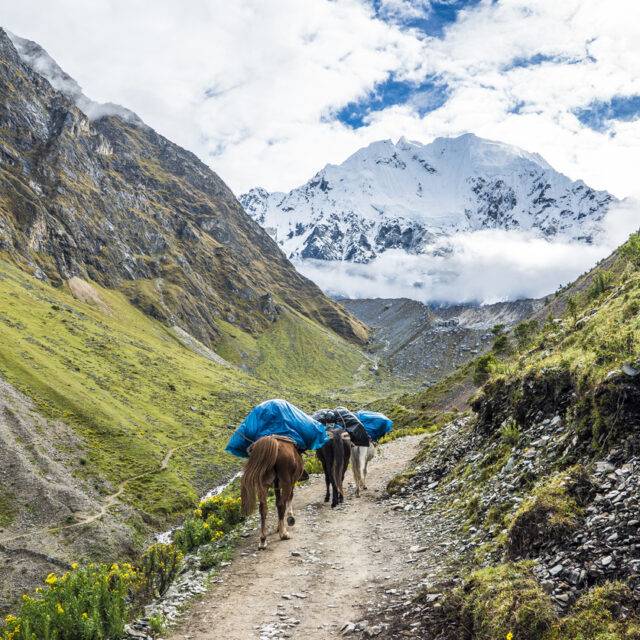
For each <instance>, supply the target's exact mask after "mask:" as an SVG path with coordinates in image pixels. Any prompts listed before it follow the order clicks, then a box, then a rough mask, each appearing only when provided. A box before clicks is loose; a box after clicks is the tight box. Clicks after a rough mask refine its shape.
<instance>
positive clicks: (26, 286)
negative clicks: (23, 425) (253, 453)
mask: <svg viewBox="0 0 640 640" xmlns="http://www.w3.org/2000/svg"><path fill="white" fill-rule="evenodd" d="M81 284H82V287H83V290H81V291H80V292H79V294H80V295H82V297H84V298H85V299H87V300H89V302H82V301H80V300H79V299H78V298H76V297H75V296H74V295H73V294H72V292H71V291H70V290H69V289H68V288H67V287H65V288H54V287H51V286H48V285H46V284H43V283H42V282H40V281H38V280H36V279H35V278H32V277H30V276H28V275H27V274H25V273H24V272H22V271H21V270H19V269H17V268H15V267H13V266H12V265H10V264H9V263H7V262H4V261H0V377H1V378H3V379H5V380H6V381H8V382H9V383H10V384H12V385H13V386H14V387H16V388H17V389H19V390H20V391H22V392H23V393H24V394H25V395H27V396H29V397H32V398H34V399H35V401H36V405H37V408H38V411H40V412H42V413H43V414H45V415H47V416H49V417H51V418H57V419H61V420H62V421H64V422H66V423H68V424H69V425H71V426H72V427H73V428H74V429H75V430H76V431H77V433H79V434H80V435H81V436H82V437H83V438H84V440H85V441H86V442H87V443H88V459H86V460H83V461H82V463H81V464H80V461H78V465H77V468H76V470H75V472H76V474H77V475H78V476H79V477H83V478H85V479H87V480H90V481H92V482H96V483H97V486H98V487H100V490H101V491H102V492H103V493H110V492H111V491H112V489H114V488H115V487H117V486H118V485H119V483H121V482H122V481H123V480H125V479H127V478H130V477H132V476H135V475H137V474H140V473H143V472H145V471H148V470H150V469H153V468H155V467H157V466H159V465H160V464H161V462H162V459H163V457H164V455H165V454H166V453H167V452H168V451H169V450H171V449H172V448H174V447H176V446H182V447H183V448H182V449H181V450H180V456H176V458H175V459H172V461H170V463H169V465H168V468H167V469H166V470H164V471H162V472H160V473H158V474H155V475H151V476H146V477H145V478H143V479H141V480H140V481H137V482H134V483H131V484H129V485H127V486H126V488H125V492H124V494H123V498H124V499H125V500H128V501H130V502H131V503H132V504H133V505H135V506H136V507H138V508H140V509H142V510H144V511H145V512H148V513H152V514H167V515H173V514H176V513H179V512H180V511H181V510H183V509H185V508H187V507H188V506H189V505H190V504H191V503H192V502H193V501H194V500H195V499H196V497H197V494H198V491H199V490H201V489H202V488H205V487H206V486H207V485H209V486H210V485H211V484H214V483H215V480H216V479H219V478H220V477H221V476H222V475H224V474H225V473H227V472H228V471H229V470H230V468H231V467H234V466H237V464H238V461H237V460H235V459H233V458H232V457H230V456H228V455H227V454H224V453H221V450H222V448H223V447H224V445H225V444H226V441H227V440H228V437H229V435H230V433H231V432H230V431H229V429H228V428H227V425H233V424H237V423H238V422H239V421H240V420H241V419H242V418H243V417H244V416H245V415H246V414H247V413H248V411H249V410H250V409H251V408H252V407H253V405H255V404H256V403H258V402H261V401H262V400H264V399H266V398H270V397H274V396H282V397H286V398H288V399H290V400H292V401H293V402H296V403H299V404H300V405H301V406H302V407H303V408H306V409H311V408H313V407H314V406H318V405H320V404H324V403H325V402H326V401H327V397H328V396H329V395H330V393H331V392H332V391H333V390H335V389H336V388H338V387H341V386H345V385H349V384H353V383H354V381H356V379H357V380H359V381H362V375H363V374H362V373H359V372H358V370H359V368H361V365H363V364H364V363H365V362H366V360H365V358H364V356H363V355H362V354H361V353H360V352H359V351H358V350H357V349H356V348H355V347H353V346H352V345H350V344H348V343H346V342H344V341H343V340H341V339H339V338H337V337H336V336H335V335H332V334H331V333H329V332H328V331H327V330H326V329H324V328H321V327H319V326H317V325H315V324H314V323H313V322H312V321H310V320H309V319H307V318H305V317H304V316H301V315H300V314H298V313H296V312H294V311H291V310H289V309H287V308H286V307H283V310H282V312H281V313H280V314H279V316H278V319H277V320H276V321H275V322H274V323H273V324H272V325H271V327H270V328H269V329H268V330H267V331H266V332H265V333H263V334H262V335H261V336H259V337H257V338H256V337H254V336H252V335H251V334H249V333H245V332H243V331H242V330H240V329H238V328H236V327H234V326H233V325H230V324H228V323H224V322H221V323H220V332H221V335H222V336H223V340H222V344H221V347H220V355H222V356H223V357H224V358H226V359H228V360H229V361H230V362H231V366H223V365H221V364H218V363H217V362H214V361H212V360H210V359H208V358H206V357H203V356H202V355H199V354H197V353H195V352H194V351H193V350H192V349H190V348H188V347H187V346H185V344H184V343H183V342H181V341H180V340H179V339H178V337H177V336H176V334H175V333H174V332H173V331H172V330H171V329H170V328H168V327H166V326H165V325H164V324H162V323H160V322H158V321H156V320H153V319H151V318H149V317H148V316H146V315H144V314H143V313H141V312H140V311H138V310H137V309H136V308H134V307H133V306H131V305H130V304H129V302H128V301H127V299H126V297H125V296H124V295H122V294H120V293H118V292H114V291H110V290H107V289H104V288H100V287H99V286H97V285H95V284H91V285H89V284H85V283H81ZM76 288H77V287H76ZM235 365H242V366H244V368H245V369H246V370H245V369H242V368H240V366H235ZM363 369H365V370H366V368H364V367H363ZM356 374H357V375H356ZM362 388H363V390H364V389H366V387H362ZM363 392H364V391H361V392H360V393H363ZM356 393H357V392H356ZM189 443H195V444H194V445H193V446H190V445H189ZM202 458H205V459H206V463H202ZM190 459H198V460H199V462H200V464H198V465H192V464H190V463H189V460H190ZM101 480H106V481H107V482H106V483H104V484H103V483H101Z"/></svg>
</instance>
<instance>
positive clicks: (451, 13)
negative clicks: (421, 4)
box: [370, 0, 481, 38]
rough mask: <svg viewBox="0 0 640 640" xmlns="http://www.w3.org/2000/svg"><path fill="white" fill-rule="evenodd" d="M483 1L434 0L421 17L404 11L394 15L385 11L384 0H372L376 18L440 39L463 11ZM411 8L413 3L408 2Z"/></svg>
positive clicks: (396, 12)
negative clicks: (446, 28) (440, 0)
mask: <svg viewBox="0 0 640 640" xmlns="http://www.w3.org/2000/svg"><path fill="white" fill-rule="evenodd" d="M480 1H481V0H445V1H444V2H439V1H438V0H433V1H432V2H431V3H430V5H429V9H425V10H424V11H422V12H421V13H420V14H419V15H413V13H414V12H412V11H407V12H404V13H403V12H402V10H398V11H395V12H393V13H391V12H389V11H388V10H385V6H384V3H383V2H382V0H370V3H371V6H372V7H373V9H374V11H375V14H376V17H378V18H380V19H381V20H384V21H385V22H393V23H394V24H397V25H401V26H403V27H406V28H408V29H416V30H418V31H421V32H422V33H424V34H425V35H427V36H432V37H435V38H439V37H441V36H442V34H443V32H444V29H445V27H447V26H448V25H450V24H452V23H453V22H455V21H456V20H457V18H458V13H459V12H460V11H461V10H463V9H471V8H473V7H475V6H476V5H478V4H480ZM407 4H409V5H410V6H411V4H412V3H411V1H410V0H409V1H408V2H407Z"/></svg>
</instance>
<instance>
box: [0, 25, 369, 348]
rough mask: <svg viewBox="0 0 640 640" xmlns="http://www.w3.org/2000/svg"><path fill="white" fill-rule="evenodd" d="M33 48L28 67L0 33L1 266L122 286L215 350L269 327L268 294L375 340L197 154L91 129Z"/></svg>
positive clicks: (110, 114)
mask: <svg viewBox="0 0 640 640" xmlns="http://www.w3.org/2000/svg"><path fill="white" fill-rule="evenodd" d="M31 45H33V46H28V45H25V41H21V42H20V43H19V46H20V50H21V52H22V54H23V55H24V59H23V58H21V56H20V55H19V53H18V51H17V50H16V48H15V47H14V45H13V44H12V42H11V40H10V38H9V37H8V36H7V35H6V33H5V32H4V31H0V166H1V168H2V171H1V173H0V250H1V251H2V252H3V254H4V256H5V257H9V258H10V259H11V260H12V261H14V262H16V263H18V264H20V265H21V266H22V267H23V268H25V269H27V270H28V271H30V272H31V273H33V274H35V275H36V276H37V277H39V278H41V279H44V280H47V281H49V282H51V283H53V284H60V283H61V282H62V281H63V280H67V279H69V278H72V277H74V276H77V277H80V278H83V279H86V280H91V281H93V282H96V283H98V284H100V285H103V286H105V287H110V288H117V289H120V290H122V291H123V292H124V293H125V294H126V295H127V296H128V297H129V299H130V300H131V301H133V303H134V304H136V305H137V306H138V307H139V308H141V309H142V310H143V311H145V312H146V313H149V314H150V315H152V316H154V317H156V318H158V319H160V320H162V321H163V322H166V323H167V324H170V325H174V324H177V325H180V326H182V327H183V328H184V329H185V330H187V331H188V332H189V333H190V334H191V335H194V336H196V337H197V338H198V339H199V340H201V341H203V342H204V343H206V344H209V345H211V344H213V343H215V342H216V340H217V338H218V333H219V332H218V329H217V326H216V319H217V318H219V317H225V318H226V317H230V316H232V317H233V318H234V320H235V322H237V323H238V325H239V326H240V327H241V328H243V329H245V330H248V331H253V332H259V331H261V330H263V329H264V328H266V327H267V326H269V324H270V323H271V322H272V320H273V309H272V308H271V306H270V305H266V306H265V303H264V296H266V295H271V296H273V298H274V299H276V300H280V301H282V302H283V303H285V304H287V305H288V306H290V307H291V308H293V309H295V310H297V311H299V312H301V313H303V314H305V315H307V316H308V317H310V318H312V319H314V320H316V321H318V322H319V323H321V324H323V325H324V326H327V327H330V328H332V329H333V330H334V331H336V332H337V333H338V334H340V335H342V336H343V337H345V338H347V339H350V340H354V341H362V340H363V339H365V336H366V330H365V328H364V327H363V326H362V325H361V324H360V323H359V322H358V321H356V320H355V319H353V318H351V317H350V316H349V314H348V313H346V312H345V311H344V310H343V309H342V308H341V307H339V306H338V305H337V304H335V303H334V302H332V301H331V300H329V299H328V298H326V297H325V296H324V295H323V294H322V293H321V291H320V290H319V289H318V288H317V287H316V286H315V285H314V284H313V283H312V282H311V281H309V280H307V279H306V278H304V277H302V276H301V275H300V274H298V273H297V272H296V271H295V269H294V268H293V266H292V265H291V264H290V263H289V261H288V260H287V259H286V257H285V256H284V254H283V253H282V251H281V250H280V249H279V248H278V246H277V245H276V243H275V242H274V241H273V240H271V238H270V237H269V236H268V235H267V234H266V233H265V232H264V231H263V230H262V229H261V228H260V226H259V225H258V224H257V223H255V222H253V221H252V220H251V219H250V218H249V217H248V216H247V215H246V214H245V212H244V211H243V209H242V207H241V206H240V205H239V203H238V202H237V200H236V199H235V197H234V195H233V194H232V193H231V191H230V190H229V188H228V187H227V186H226V185H225V184H224V182H223V181H222V180H221V179H220V178H219V177H218V176H217V175H216V174H215V173H214V172H213V171H211V170H210V169H209V168H208V167H207V166H205V165H204V164H203V163H202V162H200V161H199V160H198V158H196V156H194V155H193V154H192V153H190V152H188V151H185V150H184V149H182V148H180V147H179V146H177V145H175V144H173V143H172V142H170V141H169V140H167V139H166V138H163V137H162V136H161V135H159V134H157V133H156V132H155V131H153V129H151V128H150V127H148V126H146V125H144V123H142V122H141V121H140V119H139V118H137V117H135V118H134V117H131V115H129V114H130V112H127V113H123V112H121V111H119V110H117V109H110V110H102V111H99V110H98V111H95V110H94V112H93V114H92V115H93V116H94V117H93V119H90V118H89V117H88V115H87V114H86V113H84V112H83V111H82V110H81V109H80V108H79V107H78V106H77V104H76V102H78V104H81V105H84V106H86V107H87V110H89V111H91V109H89V107H90V106H91V105H88V106H87V104H85V103H86V100H87V99H86V98H85V97H84V96H83V94H82V93H81V91H80V89H79V87H77V84H70V82H69V80H70V79H69V78H68V76H66V79H65V78H64V77H62V76H61V73H62V72H61V70H59V68H57V66H56V68H54V69H53V70H52V67H51V65H50V64H49V65H48V66H46V68H45V67H43V66H42V65H40V67H38V68H40V71H42V72H43V73H44V72H47V70H48V71H49V72H50V73H51V74H52V76H51V77H52V81H53V82H54V84H57V85H58V86H60V87H62V88H63V89H65V90H67V89H68V91H67V93H66V94H65V93H63V92H61V91H59V90H57V89H54V87H53V86H52V85H51V83H50V82H49V81H48V80H47V79H45V77H43V75H41V74H40V73H38V72H37V71H35V70H34V69H33V68H32V67H31V66H30V65H29V64H28V63H31V64H34V65H35V66H37V65H36V62H37V61H38V60H39V61H42V59H43V57H42V55H41V54H39V53H38V51H37V50H36V49H34V47H36V48H37V45H34V43H31ZM40 51H41V50H40ZM25 61H26V62H25ZM56 69H57V71H56ZM61 78H62V79H61ZM69 87H70V88H69ZM79 96H80V97H79ZM91 104H95V103H91ZM123 111H124V110H123ZM103 114H106V115H103Z"/></svg>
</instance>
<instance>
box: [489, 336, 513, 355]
mask: <svg viewBox="0 0 640 640" xmlns="http://www.w3.org/2000/svg"><path fill="white" fill-rule="evenodd" d="M492 349H493V350H494V351H495V352H496V353H509V351H510V350H511V343H510V342H509V338H507V336H506V335H504V334H502V335H501V336H499V337H498V338H496V340H495V341H494V343H493V347H492Z"/></svg>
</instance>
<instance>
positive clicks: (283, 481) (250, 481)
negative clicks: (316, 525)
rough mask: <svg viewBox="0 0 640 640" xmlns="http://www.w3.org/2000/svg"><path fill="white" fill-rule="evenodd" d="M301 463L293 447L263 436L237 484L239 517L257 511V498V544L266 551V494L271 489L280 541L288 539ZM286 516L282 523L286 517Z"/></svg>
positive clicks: (285, 440) (280, 438) (285, 441)
mask: <svg viewBox="0 0 640 640" xmlns="http://www.w3.org/2000/svg"><path fill="white" fill-rule="evenodd" d="M303 469H304V463H303V462H302V457H301V456H300V453H298V450H297V449H296V443H295V442H294V441H293V440H292V439H290V438H286V437H285V436H278V435H268V436H262V437H261V438H259V439H258V440H257V442H256V443H255V444H254V445H253V446H252V447H251V449H250V452H249V459H248V460H247V462H246V463H245V465H244V472H243V474H242V479H241V480H240V492H241V493H240V495H241V497H242V513H243V514H244V515H245V516H249V515H251V514H252V513H253V512H254V510H255V508H256V495H257V497H258V500H259V502H260V544H259V545H258V549H266V547H267V511H268V507H267V492H268V491H269V488H271V487H273V489H274V493H275V496H276V508H277V510H278V533H279V534H280V539H281V540H288V539H289V537H290V536H289V532H288V531H287V524H288V525H289V526H293V525H294V524H295V518H294V517H293V506H292V500H293V488H294V487H295V484H296V482H297V481H298V480H299V479H300V476H301V475H302V470H303ZM287 512H288V513H289V516H288V518H287V522H286V523H285V515H286V514H287Z"/></svg>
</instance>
